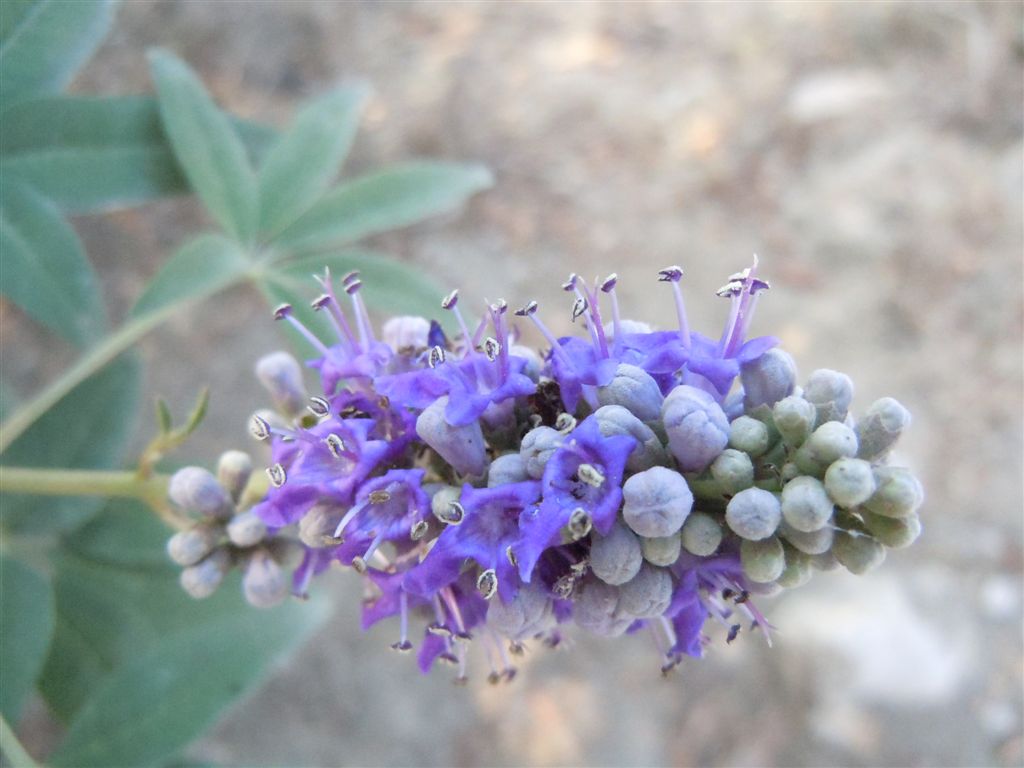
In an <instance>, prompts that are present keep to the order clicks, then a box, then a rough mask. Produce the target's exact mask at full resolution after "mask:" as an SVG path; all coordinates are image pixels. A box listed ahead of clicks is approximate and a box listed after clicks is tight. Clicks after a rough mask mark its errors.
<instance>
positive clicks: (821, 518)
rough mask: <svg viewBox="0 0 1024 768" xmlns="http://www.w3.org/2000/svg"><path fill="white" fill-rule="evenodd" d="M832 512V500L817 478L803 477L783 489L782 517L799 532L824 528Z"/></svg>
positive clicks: (787, 484)
mask: <svg viewBox="0 0 1024 768" xmlns="http://www.w3.org/2000/svg"><path fill="white" fill-rule="evenodd" d="M832 510H833V507H832V500H831V499H830V498H829V497H828V494H827V493H826V492H825V486H824V485H822V484H821V481H820V480H818V479H817V478H814V477H809V476H807V475H803V476H801V477H798V478H796V479H794V480H791V481H790V482H788V483H786V485H785V486H783V488H782V516H783V517H784V518H785V519H786V522H787V523H789V525H790V526H792V527H793V528H794V529H795V530H797V531H802V532H804V533H810V532H812V531H817V530H820V529H821V528H824V527H825V526H826V525H827V524H828V521H829V520H830V519H831V518H832Z"/></svg>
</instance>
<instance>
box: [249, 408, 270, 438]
mask: <svg viewBox="0 0 1024 768" xmlns="http://www.w3.org/2000/svg"><path fill="white" fill-rule="evenodd" d="M249 434H251V435H252V436H253V437H255V438H256V439H257V440H266V439H267V438H269V437H270V434H271V431H270V424H269V423H268V422H267V420H266V419H264V418H263V417H262V416H260V415H259V414H258V413H254V414H253V415H252V417H251V418H250V419H249Z"/></svg>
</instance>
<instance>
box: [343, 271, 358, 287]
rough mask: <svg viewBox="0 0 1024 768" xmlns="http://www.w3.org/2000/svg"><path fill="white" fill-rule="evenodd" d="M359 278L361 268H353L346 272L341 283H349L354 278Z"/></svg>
mask: <svg viewBox="0 0 1024 768" xmlns="http://www.w3.org/2000/svg"><path fill="white" fill-rule="evenodd" d="M358 279H359V270H358V269H353V270H352V271H351V272H346V273H345V275H344V277H342V278H341V284H342V285H348V284H349V283H351V282H352V281H353V280H358Z"/></svg>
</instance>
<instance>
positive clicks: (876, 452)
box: [857, 397, 910, 461]
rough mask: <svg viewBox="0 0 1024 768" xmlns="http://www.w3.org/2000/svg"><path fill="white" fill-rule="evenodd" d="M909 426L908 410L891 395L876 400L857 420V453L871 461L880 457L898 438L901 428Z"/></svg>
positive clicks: (901, 431)
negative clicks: (858, 443)
mask: <svg viewBox="0 0 1024 768" xmlns="http://www.w3.org/2000/svg"><path fill="white" fill-rule="evenodd" d="M908 426H910V411H908V410H907V409H906V408H904V407H903V406H902V405H900V403H899V401H897V400H894V399H893V398H891V397H883V398H882V399H881V400H876V401H875V402H873V403H872V404H871V406H870V407H869V408H868V410H867V413H865V414H864V418H862V419H861V420H860V421H858V422H857V439H858V440H859V441H860V449H859V450H858V451H857V455H858V456H859V457H860V458H862V459H867V460H869V461H873V460H876V459H880V458H882V457H883V456H885V454H886V453H888V452H889V449H890V448H892V447H893V445H895V444H896V441H897V440H899V438H900V435H901V434H902V433H903V430H904V429H906V428H907V427H908Z"/></svg>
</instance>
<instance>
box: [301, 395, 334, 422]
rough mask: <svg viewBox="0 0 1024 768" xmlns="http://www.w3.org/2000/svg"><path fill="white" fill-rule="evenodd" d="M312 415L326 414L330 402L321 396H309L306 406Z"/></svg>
mask: <svg viewBox="0 0 1024 768" xmlns="http://www.w3.org/2000/svg"><path fill="white" fill-rule="evenodd" d="M306 407H307V408H308V409H309V412H310V413H312V414H313V415H314V416H317V417H319V416H326V415H327V414H329V413H330V412H331V404H330V403H329V402H327V401H326V400H325V399H324V398H322V397H317V396H316V395H314V396H313V397H311V398H309V405H308V406H306Z"/></svg>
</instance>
